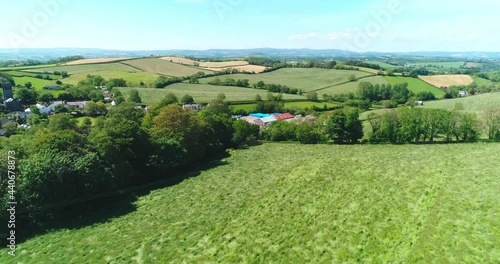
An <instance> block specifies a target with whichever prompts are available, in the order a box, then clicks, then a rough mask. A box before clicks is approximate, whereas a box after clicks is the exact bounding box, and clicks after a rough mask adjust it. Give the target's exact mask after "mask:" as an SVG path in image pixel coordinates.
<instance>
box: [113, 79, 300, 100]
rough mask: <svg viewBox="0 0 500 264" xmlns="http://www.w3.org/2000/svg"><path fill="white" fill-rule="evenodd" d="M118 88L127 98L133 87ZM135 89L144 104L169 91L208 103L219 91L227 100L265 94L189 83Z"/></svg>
mask: <svg viewBox="0 0 500 264" xmlns="http://www.w3.org/2000/svg"><path fill="white" fill-rule="evenodd" d="M118 89H120V91H121V92H122V93H123V94H124V95H125V98H128V94H129V92H130V90H132V89H133V88H118ZM137 90H138V91H139V95H140V96H141V98H142V102H143V103H146V104H156V103H159V102H160V101H161V100H162V99H163V98H165V96H166V94H167V93H169V92H172V93H174V94H175V95H176V96H177V97H179V98H181V97H182V96H184V95H187V94H188V95H191V96H193V98H194V100H195V102H197V103H209V102H210V101H212V100H213V99H215V98H217V95H219V94H220V93H223V94H224V95H226V100H227V101H229V102H238V101H253V100H255V96H256V95H260V96H261V97H262V98H263V99H264V100H265V99H266V94H267V91H265V90H259V89H253V88H241V87H232V86H216V85H208V84H190V83H176V84H173V85H170V86H168V87H167V88H165V89H155V88H137ZM274 95H278V94H274ZM283 99H284V100H290V99H292V100H306V98H305V97H304V96H300V95H291V94H284V95H283Z"/></svg>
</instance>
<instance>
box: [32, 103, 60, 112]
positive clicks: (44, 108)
mask: <svg viewBox="0 0 500 264" xmlns="http://www.w3.org/2000/svg"><path fill="white" fill-rule="evenodd" d="M62 104H64V102H63V101H55V102H53V103H52V104H50V105H48V106H45V105H42V104H36V107H38V109H39V110H40V113H41V114H45V115H48V114H50V113H53V112H55V111H56V106H58V105H62ZM30 113H31V109H30Z"/></svg>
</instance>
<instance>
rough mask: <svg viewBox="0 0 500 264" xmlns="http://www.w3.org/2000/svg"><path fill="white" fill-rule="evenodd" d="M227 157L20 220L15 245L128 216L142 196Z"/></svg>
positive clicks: (218, 162)
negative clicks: (54, 232)
mask: <svg viewBox="0 0 500 264" xmlns="http://www.w3.org/2000/svg"><path fill="white" fill-rule="evenodd" d="M228 156H229V154H224V155H221V156H218V157H217V159H216V160H211V161H207V162H205V163H203V164H202V165H199V166H196V167H195V168H192V169H188V170H187V171H186V170H184V171H183V172H179V173H176V174H175V175H173V176H172V177H169V178H168V179H165V180H160V181H156V182H152V183H149V184H145V185H141V186H137V187H133V188H129V189H126V190H122V191H121V192H116V193H113V194H112V195H109V196H105V197H100V198H97V199H92V200H90V201H86V202H79V203H75V204H72V205H68V206H64V207H59V208H56V209H52V210H50V211H49V212H47V214H46V216H44V217H42V218H40V219H39V220H37V221H36V222H28V221H27V220H24V221H23V220H21V219H20V220H19V222H18V224H17V227H18V230H19V231H17V232H16V243H17V244H19V243H23V242H25V241H26V240H28V239H30V238H33V237H36V236H40V235H43V234H46V233H50V232H53V231H57V230H61V229H80V228H83V227H86V226H92V225H95V224H102V223H106V222H109V221H110V220H111V219H113V218H117V217H120V216H124V215H127V214H129V213H131V212H134V211H135V210H136V209H137V208H136V206H135V204H134V203H135V202H136V201H137V199H138V198H139V197H141V196H145V195H148V194H150V193H151V192H152V191H155V190H159V189H164V188H168V187H172V186H175V185H177V184H180V183H182V182H183V181H185V180H187V179H190V178H194V177H197V176H199V175H200V174H201V173H202V172H203V171H206V170H210V169H213V168H216V167H220V166H224V165H227V164H228V163H227V162H226V161H224V160H223V159H224V158H226V157H228ZM1 239H4V238H3V237H2V238H1Z"/></svg>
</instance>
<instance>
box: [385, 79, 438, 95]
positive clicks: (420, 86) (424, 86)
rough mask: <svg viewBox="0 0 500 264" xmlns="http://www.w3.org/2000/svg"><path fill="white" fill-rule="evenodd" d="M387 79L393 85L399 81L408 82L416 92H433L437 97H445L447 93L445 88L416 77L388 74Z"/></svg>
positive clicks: (410, 87)
mask: <svg viewBox="0 0 500 264" xmlns="http://www.w3.org/2000/svg"><path fill="white" fill-rule="evenodd" d="M385 79H386V80H387V81H388V82H389V83H390V84H392V85H395V84H398V83H408V89H410V91H412V92H414V93H419V92H431V93H433V94H434V96H436V98H443V96H444V95H445V94H446V93H445V92H444V91H443V90H441V89H439V88H437V87H434V86H432V85H430V84H428V83H426V82H424V81H422V80H420V79H416V78H411V77H394V76H386V77H385Z"/></svg>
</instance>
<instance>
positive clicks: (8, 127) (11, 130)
mask: <svg viewBox="0 0 500 264" xmlns="http://www.w3.org/2000/svg"><path fill="white" fill-rule="evenodd" d="M2 128H3V130H4V134H5V136H6V137H10V136H13V135H15V134H17V124H16V123H14V122H10V123H7V124H5V125H4V126H3V127H2Z"/></svg>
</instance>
